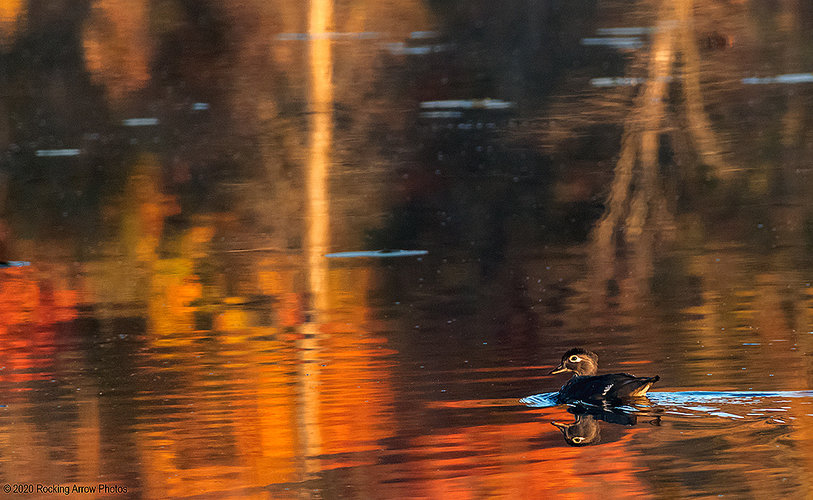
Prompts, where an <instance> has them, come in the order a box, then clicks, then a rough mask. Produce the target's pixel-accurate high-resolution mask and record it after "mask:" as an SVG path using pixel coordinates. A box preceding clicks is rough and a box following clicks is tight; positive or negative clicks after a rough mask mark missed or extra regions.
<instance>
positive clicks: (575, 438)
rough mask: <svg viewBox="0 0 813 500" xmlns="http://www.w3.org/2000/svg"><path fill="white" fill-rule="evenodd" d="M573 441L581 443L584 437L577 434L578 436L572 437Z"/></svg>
mask: <svg viewBox="0 0 813 500" xmlns="http://www.w3.org/2000/svg"><path fill="white" fill-rule="evenodd" d="M571 441H573V442H574V443H576V444H581V442H582V441H584V438H583V437H578V436H577V437H574V438H571Z"/></svg>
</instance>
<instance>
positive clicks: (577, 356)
mask: <svg viewBox="0 0 813 500" xmlns="http://www.w3.org/2000/svg"><path fill="white" fill-rule="evenodd" d="M563 372H573V373H575V374H576V375H595V374H596V372H598V355H597V354H596V353H594V352H591V351H588V350H587V349H582V348H580V347H577V348H575V349H571V350H569V351H567V352H566V353H565V355H564V356H562V362H561V363H559V366H557V367H556V368H554V369H553V371H551V372H550V374H551V375H555V374H557V373H563Z"/></svg>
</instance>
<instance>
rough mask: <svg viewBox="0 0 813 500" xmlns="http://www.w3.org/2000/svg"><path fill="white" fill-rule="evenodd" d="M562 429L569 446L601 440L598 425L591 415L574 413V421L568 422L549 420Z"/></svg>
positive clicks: (583, 444)
mask: <svg viewBox="0 0 813 500" xmlns="http://www.w3.org/2000/svg"><path fill="white" fill-rule="evenodd" d="M551 424H553V426H554V427H556V428H557V429H559V430H560V431H562V436H564V438H565V442H566V443H567V444H569V445H570V446H587V445H591V444H598V442H599V441H601V434H600V432H601V431H600V427H599V425H598V422H596V419H595V418H593V416H592V415H576V421H575V422H573V423H570V424H566V423H562V422H551Z"/></svg>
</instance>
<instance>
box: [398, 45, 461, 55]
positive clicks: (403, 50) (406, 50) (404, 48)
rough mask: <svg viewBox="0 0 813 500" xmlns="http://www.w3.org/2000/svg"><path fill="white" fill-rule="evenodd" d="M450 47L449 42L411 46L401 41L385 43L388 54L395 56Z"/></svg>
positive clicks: (439, 50) (424, 52) (428, 52)
mask: <svg viewBox="0 0 813 500" xmlns="http://www.w3.org/2000/svg"><path fill="white" fill-rule="evenodd" d="M451 47H452V46H451V45H449V44H437V45H421V46H416V47H411V46H408V45H407V44H405V43H403V42H397V43H388V44H387V45H386V48H387V51H389V53H390V54H393V55H397V56H401V55H406V56H424V55H427V54H432V53H435V52H444V51H447V50H449V49H450V48H451Z"/></svg>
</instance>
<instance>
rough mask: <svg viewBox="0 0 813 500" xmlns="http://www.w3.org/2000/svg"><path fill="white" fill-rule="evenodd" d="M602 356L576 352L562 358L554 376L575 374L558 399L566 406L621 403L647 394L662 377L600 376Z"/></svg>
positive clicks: (572, 351) (566, 354) (614, 374)
mask: <svg viewBox="0 0 813 500" xmlns="http://www.w3.org/2000/svg"><path fill="white" fill-rule="evenodd" d="M597 371H598V355H597V354H596V353H594V352H591V351H588V350H585V349H581V348H576V349H571V350H569V351H567V352H566V353H565V355H564V356H562V362H561V363H559V366H557V367H556V368H555V369H554V370H553V371H551V374H556V373H564V372H573V374H574V375H573V378H571V379H570V380H569V381H568V382H567V383H566V384H565V385H563V386H562V388H561V389H559V394H558V399H559V401H560V402H562V403H568V402H574V401H586V402H597V401H598V402H603V403H619V402H624V401H625V400H629V399H632V398H636V397H640V396H643V395H645V394H646V392H647V391H648V390H649V388H650V387H652V384H654V383H655V382H657V381H658V380H660V377H659V376H657V375H655V376H654V377H635V376H633V375H630V374H628V373H613V374H609V375H596V372H597Z"/></svg>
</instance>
